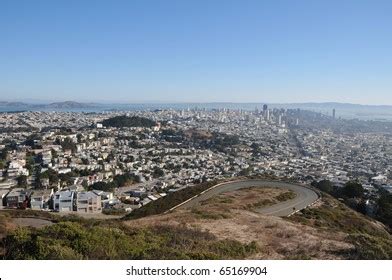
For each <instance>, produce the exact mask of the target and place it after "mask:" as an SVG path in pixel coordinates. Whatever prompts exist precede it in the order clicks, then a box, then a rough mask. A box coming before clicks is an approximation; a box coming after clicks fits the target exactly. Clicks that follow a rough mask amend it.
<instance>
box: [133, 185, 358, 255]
mask: <svg viewBox="0 0 392 280" xmlns="http://www.w3.org/2000/svg"><path fill="white" fill-rule="evenodd" d="M285 193H287V190H281V189H275V188H271V189H257V188H250V189H242V190H238V191H234V192H229V193H224V194H221V195H218V196H216V197H214V198H212V199H210V200H207V201H204V202H203V203H202V204H201V205H200V206H197V207H195V208H193V209H189V210H177V211H175V212H174V213H170V214H166V215H158V216H154V217H146V218H143V219H139V220H135V221H127V222H125V224H126V225H128V226H130V227H142V226H146V225H160V224H169V225H178V224H185V225H188V226H190V227H194V228H197V229H201V230H203V231H207V232H210V233H212V234H214V235H215V236H217V237H218V238H219V239H222V240H224V239H234V240H237V241H240V242H242V243H248V242H250V241H255V242H257V245H258V246H259V247H260V248H261V251H260V252H258V253H257V254H255V255H253V256H252V258H253V259H341V258H345V257H346V255H347V254H346V252H348V251H350V250H352V249H353V245H352V244H350V243H348V242H347V241H346V237H347V235H346V234H345V233H342V232H334V233H331V232H327V231H323V230H319V229H317V228H315V227H313V226H312V225H306V224H303V223H298V222H294V221H289V220H286V219H282V218H279V217H272V216H264V215H262V214H259V213H256V212H253V211H251V208H249V206H247V205H248V204H257V203H259V202H260V201H262V200H263V199H268V200H271V201H273V203H275V202H277V201H278V200H277V198H276V197H278V196H279V195H282V194H285ZM285 196H286V195H285ZM243 201H247V203H246V205H244V203H243ZM222 215H225V216H222Z"/></svg>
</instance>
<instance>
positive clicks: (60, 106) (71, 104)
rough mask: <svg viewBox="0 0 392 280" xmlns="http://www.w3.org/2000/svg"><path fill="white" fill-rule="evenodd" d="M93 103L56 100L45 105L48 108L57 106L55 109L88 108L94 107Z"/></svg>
mask: <svg viewBox="0 0 392 280" xmlns="http://www.w3.org/2000/svg"><path fill="white" fill-rule="evenodd" d="M93 106H94V104H92V103H79V102H75V101H64V102H54V103H50V104H47V105H44V107H46V108H55V109H79V108H88V107H93Z"/></svg>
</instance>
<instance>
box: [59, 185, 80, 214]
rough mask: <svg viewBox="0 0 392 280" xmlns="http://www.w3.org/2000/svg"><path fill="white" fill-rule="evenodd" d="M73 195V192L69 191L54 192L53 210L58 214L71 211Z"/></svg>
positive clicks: (73, 201) (73, 200) (73, 202)
mask: <svg viewBox="0 0 392 280" xmlns="http://www.w3.org/2000/svg"><path fill="white" fill-rule="evenodd" d="M75 194H76V193H75V192H74V191H69V190H66V191H58V192H56V193H55V195H54V201H53V210H54V211H58V212H69V211H73V209H74V205H75V203H76V201H75V197H76V195H75Z"/></svg>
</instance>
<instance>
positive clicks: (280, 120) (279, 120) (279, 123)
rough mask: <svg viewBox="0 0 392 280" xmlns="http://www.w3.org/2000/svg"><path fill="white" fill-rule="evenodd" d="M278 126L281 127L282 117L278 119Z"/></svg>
mask: <svg viewBox="0 0 392 280" xmlns="http://www.w3.org/2000/svg"><path fill="white" fill-rule="evenodd" d="M278 125H282V115H279V117H278Z"/></svg>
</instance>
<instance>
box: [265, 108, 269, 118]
mask: <svg viewBox="0 0 392 280" xmlns="http://www.w3.org/2000/svg"><path fill="white" fill-rule="evenodd" d="M265 119H266V120H267V121H269V120H270V111H269V110H268V109H267V110H266V111H265Z"/></svg>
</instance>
